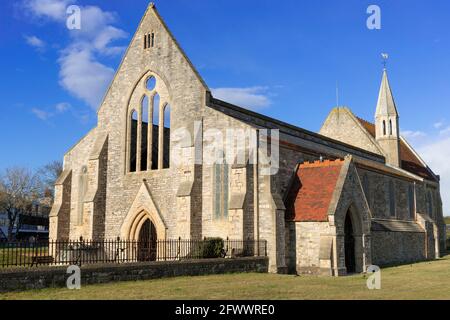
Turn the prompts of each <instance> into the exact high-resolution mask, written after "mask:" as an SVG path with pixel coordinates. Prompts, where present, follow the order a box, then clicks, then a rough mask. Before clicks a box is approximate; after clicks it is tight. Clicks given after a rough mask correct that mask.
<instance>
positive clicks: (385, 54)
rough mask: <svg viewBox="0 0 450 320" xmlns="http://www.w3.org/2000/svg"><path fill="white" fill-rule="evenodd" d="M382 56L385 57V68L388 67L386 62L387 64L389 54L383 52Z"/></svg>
mask: <svg viewBox="0 0 450 320" xmlns="http://www.w3.org/2000/svg"><path fill="white" fill-rule="evenodd" d="M381 57H382V58H383V66H384V69H386V64H387V61H388V59H389V55H388V54H387V53H382V54H381Z"/></svg>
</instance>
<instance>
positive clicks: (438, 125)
mask: <svg viewBox="0 0 450 320" xmlns="http://www.w3.org/2000/svg"><path fill="white" fill-rule="evenodd" d="M443 125H444V121H439V122H436V123H435V124H434V125H433V127H435V128H436V129H440V128H442V126H443Z"/></svg>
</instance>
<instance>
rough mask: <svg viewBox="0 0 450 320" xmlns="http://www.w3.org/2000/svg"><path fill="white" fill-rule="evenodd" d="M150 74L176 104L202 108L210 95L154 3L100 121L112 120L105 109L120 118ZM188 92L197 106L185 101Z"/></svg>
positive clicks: (120, 69)
mask: <svg viewBox="0 0 450 320" xmlns="http://www.w3.org/2000/svg"><path fill="white" fill-rule="evenodd" d="M149 39H151V40H150V41H151V45H149ZM149 71H151V72H152V73H154V74H156V75H158V76H159V77H160V78H161V79H162V80H163V81H164V83H165V84H166V86H167V87H168V90H169V93H170V95H171V97H172V98H173V100H175V102H174V103H176V102H177V100H180V104H181V105H183V106H184V105H187V104H189V103H191V102H192V104H194V103H195V105H196V108H198V106H199V105H201V103H199V101H203V100H204V97H205V92H208V91H209V88H208V86H207V85H206V83H205V81H204V80H203V78H202V77H201V76H200V74H199V72H198V71H197V70H196V68H195V67H194V65H193V64H192V62H191V61H190V60H189V58H188V57H187V55H186V54H185V52H184V51H183V49H182V48H181V46H180V44H179V43H178V41H177V40H176V39H175V37H174V36H173V34H172V32H171V31H170V30H169V28H168V27H167V25H166V24H165V22H164V20H163V19H162V17H161V16H160V14H159V13H158V11H157V10H156V6H155V5H154V4H153V3H151V4H150V5H149V6H148V8H147V10H146V11H145V13H144V15H143V17H142V19H141V21H140V23H139V26H138V28H137V30H136V32H135V34H134V36H133V38H132V40H131V42H130V44H129V46H128V48H127V50H126V52H125V54H124V56H123V58H122V61H121V63H120V65H119V67H118V69H117V72H116V73H115V75H114V78H113V80H112V82H111V84H110V86H109V87H108V90H107V92H106V94H105V96H104V99H103V101H102V104H101V107H100V109H99V112H98V114H99V116H100V121H101V120H105V121H106V118H107V116H108V114H105V115H104V114H103V113H109V112H108V111H104V109H105V108H114V109H115V111H116V114H117V108H118V107H119V106H125V105H126V104H127V102H128V101H127V100H128V99H129V97H130V94H131V92H132V91H133V90H134V88H135V87H136V85H137V84H138V83H139V81H140V80H141V79H142V77H144V76H145V75H146V74H147V73H148V72H149ZM185 88H190V92H191V97H190V98H191V100H193V99H196V101H195V102H194V101H188V102H185V101H181V100H184V99H187V98H186V92H185ZM194 91H195V94H194ZM107 120H108V121H110V119H107Z"/></svg>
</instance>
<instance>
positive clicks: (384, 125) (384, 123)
mask: <svg viewBox="0 0 450 320" xmlns="http://www.w3.org/2000/svg"><path fill="white" fill-rule="evenodd" d="M385 135H386V121H384V120H383V136H385Z"/></svg>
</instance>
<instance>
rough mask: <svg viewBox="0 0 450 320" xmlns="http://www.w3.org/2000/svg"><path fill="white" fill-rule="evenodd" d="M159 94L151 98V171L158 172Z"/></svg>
mask: <svg viewBox="0 0 450 320" xmlns="http://www.w3.org/2000/svg"><path fill="white" fill-rule="evenodd" d="M160 100H161V99H160V97H159V94H157V93H156V94H155V95H154V96H153V101H152V108H153V116H152V118H153V127H152V133H153V134H152V170H158V168H159V166H158V154H159V105H160Z"/></svg>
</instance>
